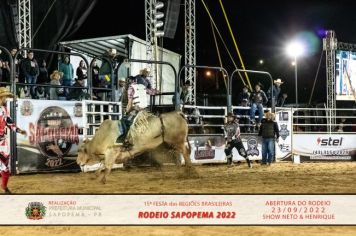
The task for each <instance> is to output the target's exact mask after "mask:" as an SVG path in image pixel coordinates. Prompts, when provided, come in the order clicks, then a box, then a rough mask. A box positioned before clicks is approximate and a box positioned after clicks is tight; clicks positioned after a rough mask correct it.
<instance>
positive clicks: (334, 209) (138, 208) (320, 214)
mask: <svg viewBox="0 0 356 236" xmlns="http://www.w3.org/2000/svg"><path fill="white" fill-rule="evenodd" d="M0 200H1V201H2V202H6V204H2V205H0V211H1V212H6V214H1V215H0V225H356V195H59V196H58V195H3V196H0Z"/></svg>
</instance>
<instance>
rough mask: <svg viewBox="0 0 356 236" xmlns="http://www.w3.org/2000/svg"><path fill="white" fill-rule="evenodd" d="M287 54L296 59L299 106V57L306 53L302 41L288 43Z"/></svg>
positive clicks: (296, 102) (296, 98) (296, 86)
mask: <svg viewBox="0 0 356 236" xmlns="http://www.w3.org/2000/svg"><path fill="white" fill-rule="evenodd" d="M286 51H287V54H288V55H289V56H290V57H292V58H293V59H294V63H295V64H294V79H295V104H296V107H298V57H300V56H302V55H303V54H304V45H303V44H302V43H301V42H298V41H293V42H291V43H289V44H288V45H287V48H286Z"/></svg>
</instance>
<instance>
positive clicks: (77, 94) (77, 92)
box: [67, 77, 90, 101]
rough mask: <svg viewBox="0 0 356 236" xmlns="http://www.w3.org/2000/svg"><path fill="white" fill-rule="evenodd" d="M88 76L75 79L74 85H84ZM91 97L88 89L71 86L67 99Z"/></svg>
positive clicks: (79, 99)
mask: <svg viewBox="0 0 356 236" xmlns="http://www.w3.org/2000/svg"><path fill="white" fill-rule="evenodd" d="M85 79H86V78H84V77H78V78H76V79H75V83H74V84H73V87H84V84H85V81H84V80H85ZM86 99H90V95H89V94H88V92H87V89H81V88H71V89H70V90H69V93H68V96H67V100H77V101H81V100H86Z"/></svg>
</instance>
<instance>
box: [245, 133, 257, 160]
mask: <svg viewBox="0 0 356 236" xmlns="http://www.w3.org/2000/svg"><path fill="white" fill-rule="evenodd" d="M257 147H258V142H257V139H256V138H253V137H252V138H249V139H247V151H246V153H247V155H248V156H255V155H256V156H258V155H259V154H260V151H259V150H258V148H257Z"/></svg>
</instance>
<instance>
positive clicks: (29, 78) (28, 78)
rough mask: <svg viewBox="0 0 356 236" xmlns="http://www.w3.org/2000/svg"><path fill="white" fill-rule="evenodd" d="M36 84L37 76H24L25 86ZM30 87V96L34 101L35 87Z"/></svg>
mask: <svg viewBox="0 0 356 236" xmlns="http://www.w3.org/2000/svg"><path fill="white" fill-rule="evenodd" d="M36 82H37V76H35V75H28V76H26V83H27V84H35V83H36ZM29 87H30V94H31V97H32V98H33V99H34V98H36V86H34V85H31V86H29Z"/></svg>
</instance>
